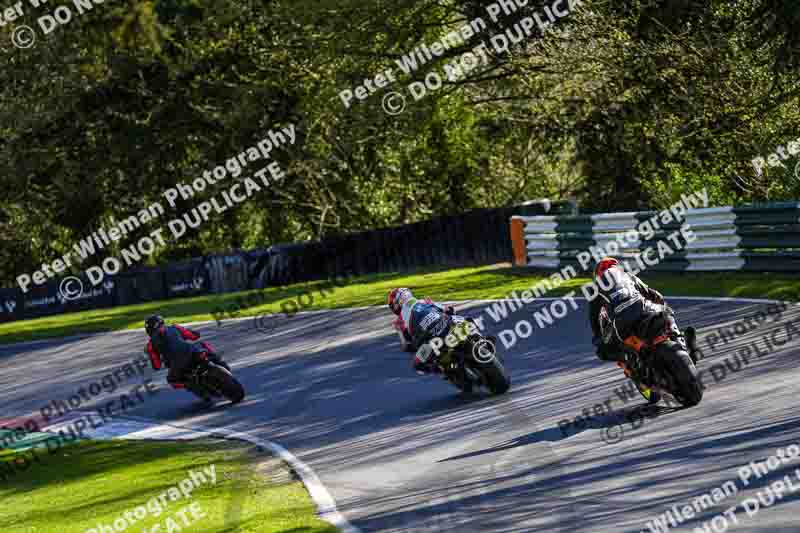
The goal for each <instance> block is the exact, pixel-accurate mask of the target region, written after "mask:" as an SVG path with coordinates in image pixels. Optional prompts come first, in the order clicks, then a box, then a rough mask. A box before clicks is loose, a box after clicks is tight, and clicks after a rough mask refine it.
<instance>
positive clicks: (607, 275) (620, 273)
mask: <svg viewBox="0 0 800 533" xmlns="http://www.w3.org/2000/svg"><path fill="white" fill-rule="evenodd" d="M595 283H596V285H597V288H598V295H597V297H596V298H594V300H592V301H591V302H590V304H589V321H590V323H591V325H592V344H594V345H595V346H596V347H597V356H598V357H599V358H600V359H602V360H604V361H616V362H622V363H624V362H625V352H624V350H623V348H622V347H623V344H624V341H625V339H627V338H628V337H629V336H630V335H640V332H646V331H649V330H650V327H651V325H652V324H653V322H652V321H654V320H663V321H665V327H666V328H667V329H669V330H670V331H671V332H672V334H671V335H670V337H671V338H672V340H674V341H676V342H678V343H679V344H680V345H681V346H682V347H683V348H684V349H685V350H686V351H687V353H688V354H689V356H690V357H691V358H692V361H693V362H695V363H697V355H696V352H697V345H696V338H695V337H696V336H695V330H694V328H692V327H687V328H686V337H685V338H684V336H683V335H682V334H681V330H680V328H678V325H677V324H676V322H675V317H674V316H673V314H672V312H671V310H670V309H669V307H667V306H666V305H665V304H664V297H663V296H662V295H661V294H660V293H659V292H658V291H656V290H654V289H651V288H650V287H648V286H647V285H645V283H644V282H643V281H642V280H640V279H639V278H638V277H636V276H634V275H633V274H628V273H627V272H625V271H624V270H623V269H622V266H621V265H620V264H619V261H617V260H616V259H614V258H612V257H606V258H604V259H602V260H601V261H600V262H599V263H597V266H596V267H595ZM604 308H605V309H604ZM601 313H602V319H603V320H604V321H606V322H607V327H606V328H602V327H601V324H600V321H601ZM604 332H605V333H606V335H605V337H603V333H604ZM640 336H644V335H640Z"/></svg>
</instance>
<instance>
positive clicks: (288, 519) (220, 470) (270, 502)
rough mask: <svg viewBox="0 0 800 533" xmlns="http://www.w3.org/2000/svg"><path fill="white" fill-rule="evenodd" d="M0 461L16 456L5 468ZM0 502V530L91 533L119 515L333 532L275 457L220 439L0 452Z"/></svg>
mask: <svg viewBox="0 0 800 533" xmlns="http://www.w3.org/2000/svg"><path fill="white" fill-rule="evenodd" d="M32 454H35V456H34V455H32ZM23 458H27V462H28V463H29V466H28V467H27V468H23V467H22V466H21V462H22V459H23ZM7 462H16V466H15V468H14V469H13V470H14V473H13V474H12V475H9V469H8V468H7V467H5V464H6V463H7ZM3 473H4V474H5V475H3ZM200 474H202V475H203V477H202V478H201V477H200ZM187 480H193V481H192V486H191V487H190V486H189V484H188V481H187ZM0 500H2V502H3V504H2V510H0V531H4V532H18V533H23V532H25V533H30V532H34V531H35V532H37V533H87V532H88V533H95V532H96V533H100V532H103V531H113V530H115V529H114V528H115V527H116V526H115V521H117V526H121V525H122V522H119V521H120V520H124V521H126V526H125V530H126V531H137V532H138V531H148V532H149V531H153V530H155V531H157V532H165V531H204V532H209V533H210V532H224V531H241V532H247V533H279V532H282V533H286V532H288V531H303V532H306V533H334V532H336V531H337V530H336V529H335V528H333V527H332V526H330V525H329V524H327V523H326V522H323V521H321V520H319V519H318V518H316V515H315V513H316V509H315V507H314V505H313V503H312V501H311V499H310V497H309V496H308V493H307V492H306V490H305V487H304V486H303V485H302V484H301V483H300V482H299V481H296V480H295V479H293V478H292V476H291V473H290V471H289V470H288V468H287V467H286V465H285V464H284V463H283V462H282V461H280V460H278V459H275V458H272V457H271V456H265V454H262V453H256V452H255V450H254V449H253V447H252V446H250V445H245V444H238V443H235V444H232V443H229V442H223V441H190V442H185V441H184V442H169V441H161V442H152V441H125V440H119V441H102V442H95V441H83V442H80V443H77V444H73V445H69V446H64V447H61V448H58V449H55V448H53V450H52V453H51V451H49V450H47V449H46V448H38V449H37V448H34V449H32V450H27V451H20V450H17V451H10V450H0ZM156 524H160V527H159V528H156V527H155V526H156ZM104 526H106V527H110V528H112V529H104ZM116 530H118V531H119V530H121V529H120V528H119V527H117V529H116Z"/></svg>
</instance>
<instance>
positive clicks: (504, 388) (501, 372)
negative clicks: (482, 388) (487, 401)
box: [480, 356, 511, 395]
mask: <svg viewBox="0 0 800 533" xmlns="http://www.w3.org/2000/svg"><path fill="white" fill-rule="evenodd" d="M480 373H481V374H483V377H484V379H485V380H486V387H487V388H488V389H489V391H490V392H491V393H492V394H495V395H498V394H504V393H506V392H508V389H509V388H511V378H510V377H509V376H508V372H506V368H505V366H503V363H502V362H501V361H500V358H499V357H497V356H495V357H493V358H492V360H491V361H489V362H488V363H483V364H482V365H481V366H480Z"/></svg>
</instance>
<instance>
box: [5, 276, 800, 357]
mask: <svg viewBox="0 0 800 533" xmlns="http://www.w3.org/2000/svg"><path fill="white" fill-rule="evenodd" d="M546 277H547V273H543V272H537V271H533V270H530V269H520V268H513V267H509V266H504V265H495V266H488V267H470V268H456V269H446V270H445V269H429V270H420V271H416V272H412V273H402V274H401V273H393V274H375V275H368V276H360V277H356V278H353V279H350V280H347V282H346V283H344V282H338V283H337V284H332V283H330V282H314V283H302V284H297V285H291V286H287V287H273V288H267V289H264V290H259V291H247V292H240V293H230V294H225V295H210V296H201V297H196V298H185V299H178V300H167V301H161V302H149V303H146V304H140V305H131V306H125V307H117V308H113V309H101V310H94V311H85V312H80V313H68V314H64V315H58V316H53V317H47V318H40V319H36V320H25V321H19V322H11V323H7V324H2V325H0V344H3V343H11V342H20V341H27V340H37V339H45V338H53V337H62V336H65V335H72V334H77V333H94V332H103V331H114V330H121V329H132V328H141V327H142V321H143V319H144V318H145V317H146V316H147V315H149V314H152V313H160V314H162V315H164V316H165V317H167V318H168V320H169V321H170V322H181V323H185V322H199V321H205V320H213V319H214V316H215V314H216V316H217V317H218V318H221V319H222V320H224V319H225V318H236V317H247V316H256V315H260V314H264V313H279V312H281V311H282V310H294V309H301V310H315V309H336V308H342V307H353V306H366V305H383V304H384V303H385V301H386V293H387V292H388V291H389V290H390V289H391V288H393V287H398V286H403V287H411V288H412V289H414V290H415V292H417V293H418V294H420V295H424V296H430V297H431V298H434V299H436V300H474V299H492V298H503V297H505V296H506V295H507V294H508V293H509V292H511V291H513V290H518V291H519V290H525V289H527V288H530V287H531V286H533V285H535V284H536V283H537V282H539V281H541V280H543V279H545V278H546ZM642 278H643V279H644V280H645V281H646V282H648V283H649V284H651V285H652V286H653V287H655V288H657V289H658V290H660V291H661V292H662V293H664V294H665V295H666V296H715V297H720V296H726V297H739V298H774V299H782V300H788V301H800V276H798V275H796V274H775V273H739V272H733V273H731V272H724V273H700V272H691V273H678V274H672V273H651V274H644V275H643V276H642ZM588 281H589V278H588V277H581V278H575V279H573V280H570V281H569V282H567V283H565V284H563V285H562V286H561V287H559V288H557V289H555V290H553V291H551V292H549V293H548V296H558V295H562V294H566V293H567V292H569V291H571V290H576V289H578V288H579V287H580V286H581V285H582V284H584V283H586V282H588ZM221 312H223V313H224V316H220V313H221Z"/></svg>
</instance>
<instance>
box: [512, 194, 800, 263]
mask: <svg viewBox="0 0 800 533" xmlns="http://www.w3.org/2000/svg"><path fill="white" fill-rule="evenodd" d="M657 214H658V213H657V212H650V211H644V212H631V213H606V214H597V215H582V216H514V217H512V219H511V239H512V249H513V252H514V263H515V264H516V265H518V266H529V267H536V268H541V269H548V270H550V269H560V268H564V267H565V266H567V265H572V266H573V267H575V268H577V269H579V270H580V265H579V264H578V262H577V259H576V257H577V255H578V254H579V253H580V252H583V251H588V250H589V249H590V248H591V247H596V248H601V247H604V246H605V245H606V244H607V243H608V242H609V241H615V240H616V241H617V242H620V241H622V242H623V243H624V245H623V246H621V249H620V253H619V254H618V256H617V257H618V258H635V257H636V255H638V254H640V253H641V251H642V250H645V249H647V248H650V247H654V246H657V243H658V241H659V240H665V239H666V237H667V235H669V234H671V233H673V232H675V231H676V230H679V229H680V228H682V227H687V226H688V227H690V228H691V230H692V233H694V235H695V236H696V239H695V240H694V241H693V242H688V243H687V242H685V241H681V245H682V248H681V250H680V251H679V252H677V253H676V254H674V255H672V256H669V257H667V258H666V259H665V260H664V261H662V262H661V263H659V264H658V265H656V266H654V267H652V270H665V271H672V272H678V271H692V270H693V271H735V270H751V271H792V272H800V203H796V202H792V203H780V204H765V205H754V206H743V207H712V208H706V209H690V210H688V211H687V213H686V214H685V215H684V216H682V217H678V218H677V219H676V220H674V221H673V222H671V223H670V224H668V225H664V226H662V227H661V228H660V230H659V231H657V232H656V234H655V235H653V236H651V238H650V239H645V236H644V235H642V234H641V232H639V231H638V227H639V225H640V224H641V223H642V222H644V221H646V220H649V219H650V218H652V217H653V216H655V215H657ZM631 230H636V231H637V233H638V235H639V238H638V240H636V241H633V239H629V240H626V239H618V237H619V236H620V235H621V234H625V233H627V232H629V231H631ZM670 246H671V247H674V246H673V245H671V244H670Z"/></svg>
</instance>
